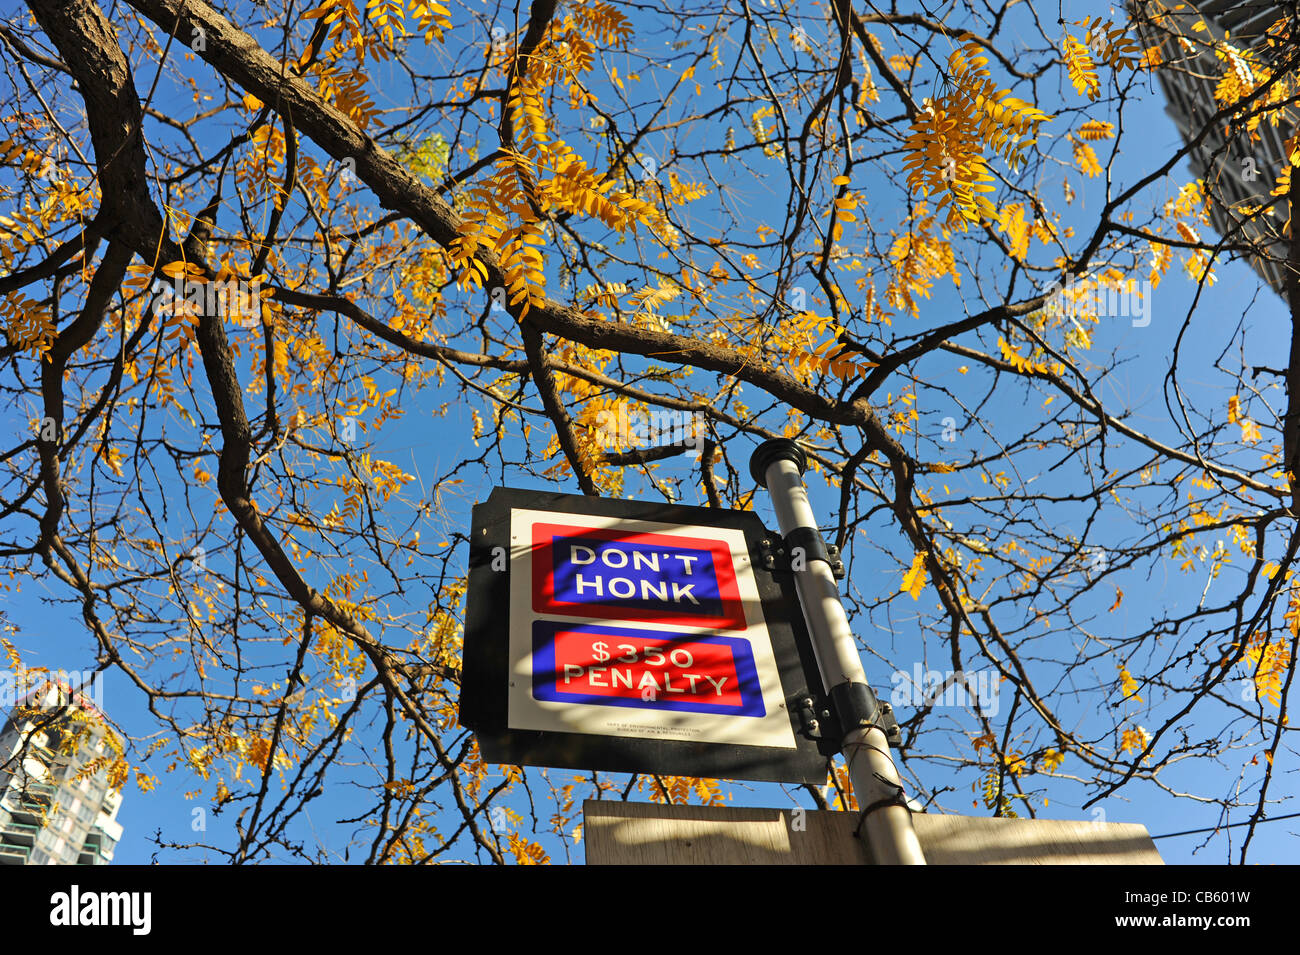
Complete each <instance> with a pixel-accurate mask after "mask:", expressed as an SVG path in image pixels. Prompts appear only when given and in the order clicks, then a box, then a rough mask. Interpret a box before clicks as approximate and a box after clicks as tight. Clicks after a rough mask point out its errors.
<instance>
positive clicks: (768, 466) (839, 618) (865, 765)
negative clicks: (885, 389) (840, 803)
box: [749, 438, 925, 865]
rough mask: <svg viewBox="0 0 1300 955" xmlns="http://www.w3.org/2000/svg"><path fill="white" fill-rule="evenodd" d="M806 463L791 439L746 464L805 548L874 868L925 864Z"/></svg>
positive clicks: (812, 622)
mask: <svg viewBox="0 0 1300 955" xmlns="http://www.w3.org/2000/svg"><path fill="white" fill-rule="evenodd" d="M807 464H808V459H807V456H806V455H805V454H804V453H803V449H802V448H800V447H799V446H798V445H797V444H795V443H794V442H793V441H791V440H789V439H788V438H775V439H773V440H771V441H765V442H764V443H763V444H761V445H759V447H758V449H757V450H756V451H755V452H754V454H753V456H752V457H751V458H750V460H749V470H750V473H751V474H752V475H753V476H754V479H755V480H756V481H757V482H758V483H759V484H760V485H761V486H763V487H766V488H767V490H768V493H769V494H771V496H772V505H773V507H774V508H775V509H776V519H777V522H778V523H779V524H780V527H781V535H782V537H783V538H784V540H785V544H786V552H787V554H789V555H790V556H792V557H793V556H796V555H795V554H794V553H793V552H794V551H795V549H796V548H803V553H801V554H799V555H797V557H798V558H801V559H796V560H794V561H793V563H792V566H793V568H794V579H795V586H796V587H797V589H798V591H799V602H800V603H801V604H802V605H803V614H804V620H806V621H807V623H808V632H809V634H810V635H811V636H812V643H813V653H814V654H815V655H816V657H817V666H818V669H819V670H820V671H821V676H822V684H823V685H824V686H825V687H826V689H827V691H828V692H829V693H830V696H831V700H832V701H833V703H834V704H835V708H836V712H837V715H838V716H839V719H840V725H841V726H842V727H843V728H844V730H845V736H844V739H843V740H842V741H841V742H840V752H842V753H843V754H844V758H845V760H846V761H847V762H848V767H849V779H850V780H851V781H852V783H853V791H854V793H855V794H856V795H857V797H858V807H859V809H860V810H862V811H863V812H864V814H865V818H864V820H863V822H864V825H863V828H864V830H865V832H866V835H867V848H868V851H869V853H870V855H871V858H872V861H873V862H875V864H877V865H925V855H924V854H923V853H922V852H921V843H920V842H919V841H918V839H917V837H916V830H915V829H913V828H912V812H911V810H910V809H908V808H907V804H906V803H905V802H904V801H903V784H902V781H901V780H900V779H899V776H898V770H897V768H896V767H895V766H894V760H893V757H892V756H891V755H890V752H889V742H888V740H886V738H885V734H884V732H883V730H881V728H880V726H879V725H878V719H879V717H880V715H881V708H880V705H879V704H878V703H877V700H876V697H875V694H874V693H873V692H872V690H871V688H870V687H869V686H868V685H867V675H866V672H865V671H864V670H863V669H862V658H861V657H859V656H858V645H857V641H856V640H855V639H854V637H853V631H852V630H850V629H849V621H848V618H847V617H846V616H845V614H844V605H843V604H841V603H840V592H839V586H838V585H837V584H836V582H835V575H834V574H833V573H832V572H831V565H830V560H829V557H828V556H827V553H826V547H825V544H824V543H823V542H822V538H821V532H820V531H819V530H818V529H817V519H816V517H815V516H814V515H813V510H812V506H811V505H810V504H809V503H808V492H807V490H806V489H805V487H804V483H803V472H804V470H805V468H806V467H807Z"/></svg>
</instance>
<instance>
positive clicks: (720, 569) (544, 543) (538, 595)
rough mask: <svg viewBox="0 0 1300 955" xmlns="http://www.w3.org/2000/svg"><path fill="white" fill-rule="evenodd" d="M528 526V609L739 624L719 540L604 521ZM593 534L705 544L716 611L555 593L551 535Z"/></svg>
mask: <svg viewBox="0 0 1300 955" xmlns="http://www.w3.org/2000/svg"><path fill="white" fill-rule="evenodd" d="M532 527H533V534H532V537H533V542H532V543H533V610H534V611H536V612H537V613H554V614H567V615H569V616H573V617H596V618H599V619H602V620H610V621H616V620H635V621H637V622H639V623H670V624H678V625H679V626H687V627H711V628H715V629H722V630H744V629H746V627H747V626H748V625H747V624H746V623H745V610H744V607H743V605H742V604H741V602H740V588H739V587H738V586H737V584H736V569H735V567H734V565H733V564H732V557H731V547H730V546H728V545H727V544H726V543H725V542H723V541H714V540H704V539H703V538H699V537H676V536H671V535H668V534H649V533H643V532H641V531H624V530H616V529H614V528H610V527H581V526H579V525H576V524H547V523H541V522H539V523H535V524H533V525H532ZM556 536H560V537H595V538H598V539H601V540H608V541H626V542H627V543H629V544H633V545H635V544H647V545H652V546H658V547H689V548H692V549H694V550H707V551H709V552H710V553H711V554H712V555H713V569H714V572H715V573H716V574H717V579H718V596H719V597H720V598H721V599H722V613H721V614H717V615H715V614H691V613H674V612H672V611H653V610H645V609H642V608H639V607H627V606H624V605H621V604H617V603H597V602H591V603H572V602H570V601H566V600H557V599H556V597H555V576H554V575H555V560H554V557H553V555H552V553H551V538H552V537H556Z"/></svg>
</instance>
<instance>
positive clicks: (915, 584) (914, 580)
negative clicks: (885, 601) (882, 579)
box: [898, 551, 925, 600]
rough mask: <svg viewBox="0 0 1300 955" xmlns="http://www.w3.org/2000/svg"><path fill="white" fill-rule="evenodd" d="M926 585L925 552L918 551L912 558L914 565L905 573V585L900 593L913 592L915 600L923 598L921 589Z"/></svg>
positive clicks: (900, 589)
mask: <svg viewBox="0 0 1300 955" xmlns="http://www.w3.org/2000/svg"><path fill="white" fill-rule="evenodd" d="M924 587H925V554H924V553H923V552H922V551H917V552H916V556H914V557H913V558H912V567H911V569H910V570H908V572H907V573H906V574H904V575H903V586H902V587H900V588H899V591H898V592H899V593H903V594H911V595H912V599H913V600H920V599H921V590H922V588H924Z"/></svg>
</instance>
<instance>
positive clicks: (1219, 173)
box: [1129, 0, 1295, 298]
mask: <svg viewBox="0 0 1300 955" xmlns="http://www.w3.org/2000/svg"><path fill="white" fill-rule="evenodd" d="M1129 10H1130V11H1131V12H1132V13H1133V14H1134V15H1135V17H1136V19H1137V20H1138V23H1139V32H1140V34H1141V37H1142V42H1143V45H1144V46H1155V47H1158V48H1159V51H1160V57H1161V59H1162V60H1163V62H1164V68H1163V69H1160V70H1158V71H1157V72H1156V75H1157V76H1158V77H1159V79H1160V85H1161V87H1162V89H1163V91H1164V94H1165V98H1166V100H1167V103H1168V105H1167V106H1166V107H1165V112H1166V113H1168V114H1169V116H1170V117H1171V118H1172V119H1173V121H1174V123H1175V124H1177V126H1178V131H1179V133H1180V134H1181V135H1182V138H1183V142H1184V143H1191V142H1193V141H1194V140H1197V139H1198V137H1201V138H1200V139H1199V141H1198V142H1197V144H1196V145H1195V146H1194V147H1193V148H1192V150H1191V152H1190V154H1189V156H1188V161H1189V164H1190V165H1191V168H1192V173H1193V175H1195V176H1196V178H1198V179H1200V180H1201V181H1202V182H1203V183H1204V184H1205V188H1206V191H1207V192H1208V194H1209V195H1210V196H1211V198H1212V201H1211V203H1210V209H1209V212H1210V222H1211V223H1212V224H1213V226H1214V229H1215V231H1216V232H1218V233H1219V235H1220V236H1221V237H1223V238H1225V239H1226V240H1227V242H1226V244H1229V245H1251V246H1254V247H1255V248H1256V249H1258V254H1251V255H1248V256H1247V261H1248V262H1249V263H1250V265H1251V267H1252V268H1254V269H1255V271H1256V273H1258V275H1259V276H1260V278H1262V279H1263V280H1264V281H1265V282H1266V283H1268V285H1269V286H1270V287H1271V288H1272V289H1273V290H1274V291H1275V292H1277V293H1278V295H1281V296H1283V297H1284V298H1285V296H1286V286H1285V276H1286V265H1285V259H1286V255H1287V242H1286V238H1285V236H1284V235H1283V234H1282V230H1283V224H1284V223H1285V222H1286V218H1287V202H1286V198H1285V197H1282V198H1281V201H1280V202H1279V201H1278V197H1276V196H1273V195H1271V194H1270V193H1271V192H1272V191H1273V189H1274V187H1275V186H1276V185H1277V181H1278V176H1279V175H1280V174H1281V172H1282V170H1283V169H1284V168H1285V166H1286V161H1285V153H1284V143H1285V142H1286V140H1287V139H1288V138H1289V137H1291V136H1292V135H1294V133H1295V128H1294V126H1292V127H1290V128H1285V129H1280V128H1277V127H1275V126H1273V125H1272V123H1270V122H1268V121H1267V120H1265V121H1264V122H1261V123H1260V124H1259V125H1258V127H1257V132H1258V133H1259V138H1258V139H1255V138H1252V137H1251V136H1249V135H1248V134H1247V133H1246V131H1244V130H1237V131H1233V133H1232V134H1231V135H1229V134H1228V131H1227V130H1226V129H1225V128H1223V126H1222V124H1221V122H1220V121H1218V120H1216V119H1215V114H1216V113H1218V112H1219V110H1220V104H1219V102H1218V101H1217V100H1216V99H1215V95H1214V94H1215V90H1216V89H1217V88H1218V86H1219V83H1220V81H1221V77H1222V76H1223V75H1224V71H1225V70H1235V71H1237V72H1238V74H1239V76H1240V78H1241V80H1242V81H1243V82H1244V83H1245V84H1246V85H1249V84H1250V82H1252V81H1255V80H1257V79H1258V78H1257V77H1254V76H1253V74H1252V71H1251V67H1250V65H1249V63H1247V62H1246V60H1245V59H1244V58H1243V57H1241V56H1239V55H1236V53H1235V51H1243V50H1250V51H1252V52H1253V53H1255V54H1256V55H1258V56H1259V58H1260V60H1261V61H1262V62H1264V63H1266V64H1269V63H1271V61H1272V60H1273V59H1274V58H1275V57H1276V56H1277V55H1278V54H1277V47H1275V46H1270V45H1269V43H1268V40H1267V36H1266V31H1267V30H1268V29H1269V27H1271V26H1272V25H1273V24H1274V23H1276V22H1277V20H1278V19H1280V18H1281V17H1284V16H1286V15H1288V13H1290V14H1292V15H1294V5H1293V4H1288V3H1277V2H1272V0H1203V2H1197V3H1183V4H1178V3H1162V2H1148V0H1130V2H1129ZM1207 126H1208V127H1211V129H1210V132H1209V134H1208V135H1205V136H1202V133H1203V132H1204V131H1205V130H1206V127H1207ZM1269 203H1274V205H1273V207H1272V209H1270V210H1267V211H1264V212H1262V213H1259V214H1251V213H1250V211H1248V210H1251V209H1257V208H1258V207H1261V206H1266V205H1268V204H1269Z"/></svg>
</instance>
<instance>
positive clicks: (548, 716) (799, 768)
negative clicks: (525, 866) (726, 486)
mask: <svg viewBox="0 0 1300 955" xmlns="http://www.w3.org/2000/svg"><path fill="white" fill-rule="evenodd" d="M706 521H707V523H706ZM474 525H475V526H474V528H473V531H472V538H473V540H474V555H475V557H476V560H475V561H472V566H471V571H470V594H469V602H468V607H467V614H466V635H465V666H464V677H463V682H462V705H461V719H462V722H464V723H465V725H467V726H470V727H471V728H473V729H475V730H476V732H478V734H479V737H480V740H479V742H480V748H481V749H483V752H484V755H485V757H487V758H489V759H496V760H500V761H504V762H517V763H528V764H538V765H556V766H574V767H582V768H604V769H623V770H627V771H635V772H662V773H675V774H679V775H704V776H714V777H723V776H730V777H732V778H755V779H790V780H791V781H796V780H798V781H802V780H804V778H805V777H809V778H812V779H815V780H817V781H820V779H821V776H822V775H823V774H824V760H823V757H822V756H821V755H820V752H819V750H818V746H817V743H816V742H815V741H814V740H812V739H810V738H808V737H807V735H806V734H804V733H803V732H802V729H803V726H802V724H801V723H800V720H799V714H798V712H796V711H797V710H799V709H800V708H801V704H802V701H804V700H807V699H809V698H810V697H811V696H817V697H820V687H819V686H817V685H816V684H815V682H814V683H810V681H809V679H808V673H809V672H812V673H814V674H815V672H816V671H815V669H811V671H810V666H811V665H812V661H811V660H810V659H806V658H805V657H806V656H807V654H806V652H805V653H804V655H801V652H800V648H799V646H798V645H797V642H796V639H795V629H794V628H792V620H791V618H792V617H793V616H794V614H795V613H797V604H792V601H791V594H792V588H790V587H788V586H787V587H783V586H782V585H781V582H780V581H778V580H777V578H776V576H775V575H774V574H773V573H771V572H770V571H768V570H765V569H763V568H762V567H761V558H759V559H757V560H756V555H757V554H758V553H759V552H760V551H761V545H762V542H763V541H764V540H765V539H768V536H767V532H766V531H765V530H764V528H763V526H762V523H761V521H759V520H758V518H757V517H756V516H755V515H753V514H746V513H742V512H735V511H710V510H707V509H704V508H689V507H681V506H675V505H656V504H647V503H643V502H633V501H611V500H600V499H595V500H593V499H590V498H582V497H575V496H571V495H555V494H543V493H540V492H524V491H514V490H509V489H497V490H496V491H494V492H493V495H492V497H491V498H489V501H488V502H486V503H485V504H481V505H479V506H478V507H476V508H475V519H474ZM756 564H759V565H760V566H756ZM796 622H797V621H796ZM799 633H800V634H801V633H802V629H801V627H800V628H799Z"/></svg>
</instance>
